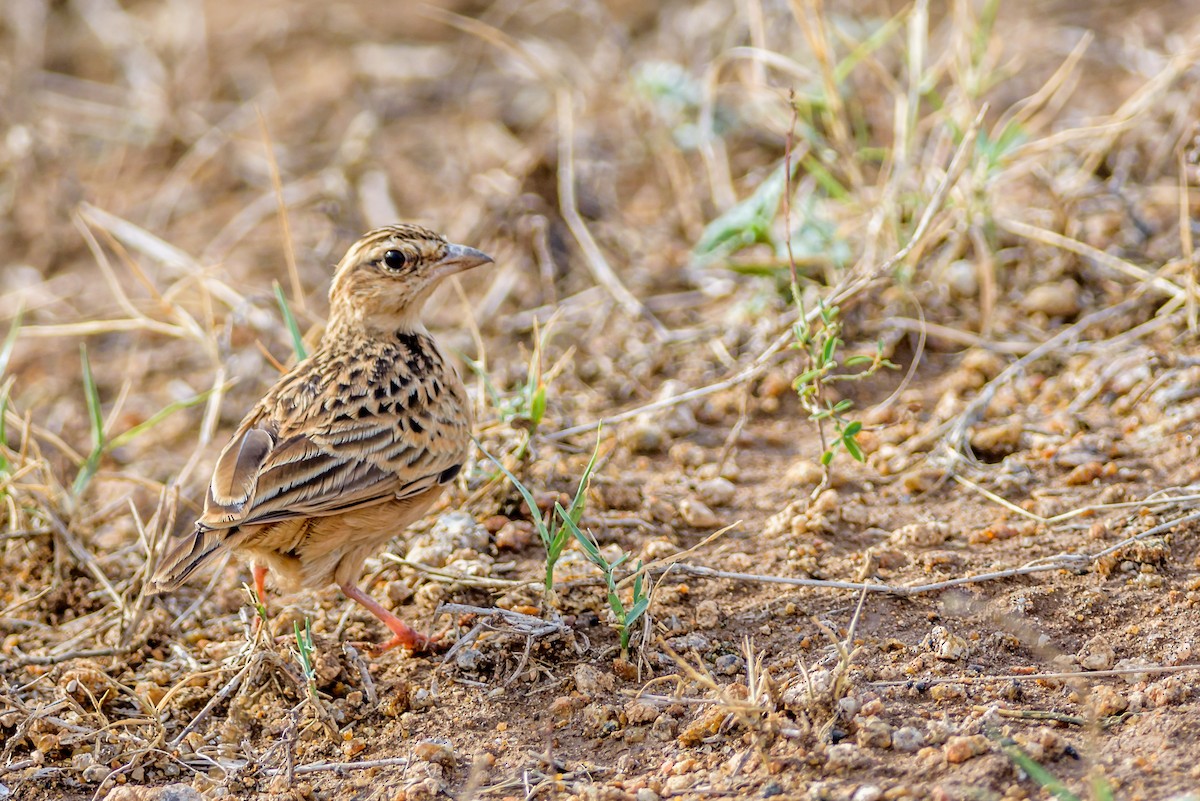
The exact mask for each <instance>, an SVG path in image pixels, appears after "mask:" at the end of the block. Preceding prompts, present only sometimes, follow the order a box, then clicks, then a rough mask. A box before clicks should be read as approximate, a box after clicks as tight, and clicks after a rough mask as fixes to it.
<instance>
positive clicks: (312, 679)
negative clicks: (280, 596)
mask: <svg viewBox="0 0 1200 801" xmlns="http://www.w3.org/2000/svg"><path fill="white" fill-rule="evenodd" d="M292 629H293V631H294V632H295V634H296V653H297V655H298V656H299V658H300V669H301V670H303V671H304V679H305V681H306V682H308V691H309V693H310V694H312V693H315V692H316V688H317V671H316V668H314V667H313V653H314V652H315V651H316V647H315V646H314V645H313V636H312V620H311V619H309V618H307V617H306V618H304V628H300V621H299V620H297V621H295V622H294V623H293V624H292Z"/></svg>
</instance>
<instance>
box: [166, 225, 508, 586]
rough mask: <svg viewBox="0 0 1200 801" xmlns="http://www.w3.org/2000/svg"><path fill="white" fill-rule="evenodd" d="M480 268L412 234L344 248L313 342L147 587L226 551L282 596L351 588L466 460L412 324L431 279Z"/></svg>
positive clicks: (437, 368) (438, 369) (445, 394)
mask: <svg viewBox="0 0 1200 801" xmlns="http://www.w3.org/2000/svg"><path fill="white" fill-rule="evenodd" d="M396 254H401V255H399V256H397V255H396ZM385 256H386V258H385ZM486 260H487V257H486V256H483V254H480V253H479V252H478V251H474V250H471V249H469V248H463V247H461V246H458V245H450V244H448V243H447V242H446V241H445V240H444V239H442V238H441V237H440V236H438V235H437V234H434V233H433V232H431V231H427V230H425V229H422V228H418V227H416V226H391V227H389V228H385V229H380V230H378V231H372V232H371V233H369V234H367V235H366V236H365V237H364V238H363V239H362V240H360V241H359V242H358V243H356V244H355V245H354V246H353V247H351V248H350V250H349V251H348V252H347V254H346V256H345V258H343V259H342V262H341V263H340V264H339V266H338V269H337V273H336V275H335V278H334V282H333V286H332V288H331V290H330V319H329V325H328V327H327V329H326V333H325V336H324V337H323V339H322V340H321V343H320V344H319V346H318V347H317V349H316V350H315V351H314V353H313V354H312V355H311V356H310V357H309V358H307V359H305V360H304V361H302V362H300V363H299V364H297V365H296V366H295V367H294V368H293V369H292V370H291V371H290V372H288V373H287V374H286V375H284V376H282V377H281V378H280V379H279V381H278V382H277V383H276V384H275V386H274V387H272V388H271V390H270V391H269V392H268V393H267V395H266V396H265V397H264V398H263V400H262V401H261V402H260V403H259V404H258V405H257V406H256V407H255V408H254V409H253V410H251V412H250V413H249V414H248V415H247V416H246V418H245V419H244V420H243V421H242V423H241V425H240V426H239V427H238V431H237V433H236V434H235V435H234V437H233V438H232V440H231V441H230V443H229V444H228V445H227V446H226V447H225V449H224V450H223V451H222V452H221V456H220V457H219V458H218V460H217V464H216V466H215V468H214V470H213V477H212V481H211V483H210V486H209V491H208V495H207V498H206V502H205V508H204V513H203V514H202V515H201V516H200V519H199V520H198V521H197V523H196V528H195V529H194V531H192V532H191V533H190V534H188V535H185V536H184V537H182V538H181V540H180V541H179V542H177V543H175V544H174V545H173V547H172V548H171V549H170V550H169V551H168V553H167V554H166V555H165V556H164V557H163V559H162V562H161V566H160V567H159V569H158V570H157V571H156V573H155V575H154V579H153V584H154V588H155V589H156V590H158V591H164V590H169V589H173V588H174V587H177V586H178V585H179V584H181V583H182V582H183V581H185V580H186V579H187V578H188V576H190V575H191V574H192V573H194V572H195V571H196V570H198V569H199V568H201V567H202V566H204V565H206V564H208V563H210V562H211V561H212V560H213V559H215V558H216V557H217V556H219V555H220V554H221V553H224V552H226V551H227V550H234V551H238V552H240V553H242V554H243V555H246V556H249V557H250V558H251V559H252V560H253V561H254V562H255V563H256V564H261V565H264V566H267V567H270V568H271V569H272V570H273V571H274V572H275V573H276V575H277V576H278V577H279V579H280V580H281V582H282V583H283V584H285V585H287V586H291V587H301V586H308V587H315V586H321V585H324V584H327V583H329V582H330V581H337V582H339V583H343V584H344V583H345V582H352V581H353V580H354V579H355V578H356V577H357V574H358V571H359V570H360V569H361V565H362V561H363V560H364V559H365V558H367V557H368V556H370V555H371V554H372V553H374V552H375V551H377V550H378V549H379V548H380V547H382V546H383V544H384V543H385V542H386V541H387V540H388V539H390V538H391V537H392V536H394V535H395V534H397V533H399V532H400V531H401V530H402V529H403V528H404V527H405V526H407V525H409V524H410V523H411V522H413V521H414V520H415V519H417V517H419V516H420V515H421V514H422V513H424V511H425V509H426V508H428V506H429V504H430V503H432V502H433V500H434V499H436V497H437V496H438V495H439V494H440V493H441V491H442V485H443V484H444V483H445V482H447V481H449V480H451V479H452V478H453V476H454V475H455V474H456V473H457V472H458V468H459V467H460V466H461V465H462V463H463V462H464V460H465V459H466V456H467V451H468V448H469V445H470V428H471V415H470V406H469V404H468V403H467V398H466V392H465V390H464V388H463V385H462V382H461V380H460V379H459V377H458V375H457V373H456V372H455V370H454V368H453V367H452V366H451V365H449V364H448V363H447V361H446V359H445V357H444V356H443V354H442V353H441V351H440V349H439V348H438V346H437V343H436V342H435V341H434V340H433V338H432V337H430V336H429V334H428V333H427V332H425V330H424V329H423V328H422V327H421V325H420V323H419V321H418V319H417V315H418V314H419V312H420V307H421V305H422V304H423V303H424V300H425V298H426V297H427V296H428V295H429V293H430V292H431V291H432V288H433V286H434V285H435V284H436V283H437V282H438V281H439V280H440V279H441V277H443V276H444V275H448V274H451V273H452V272H454V271H456V270H459V269H466V268H469V267H471V266H475V265H477V264H481V263H484V261H486ZM397 265H398V266H397Z"/></svg>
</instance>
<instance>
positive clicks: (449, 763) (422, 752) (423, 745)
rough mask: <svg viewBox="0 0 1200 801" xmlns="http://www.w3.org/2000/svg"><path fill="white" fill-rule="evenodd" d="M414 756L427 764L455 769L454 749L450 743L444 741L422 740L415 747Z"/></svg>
mask: <svg viewBox="0 0 1200 801" xmlns="http://www.w3.org/2000/svg"><path fill="white" fill-rule="evenodd" d="M413 755H414V756H415V757H416V758H417V759H420V760H423V761H425V762H432V763H434V764H435V765H441V766H442V767H444V768H453V767H454V765H455V762H456V759H455V756H454V748H453V746H451V745H450V743H449V741H447V740H442V739H437V740H434V739H430V740H421V741H420V742H418V743H417V744H416V745H414V746H413Z"/></svg>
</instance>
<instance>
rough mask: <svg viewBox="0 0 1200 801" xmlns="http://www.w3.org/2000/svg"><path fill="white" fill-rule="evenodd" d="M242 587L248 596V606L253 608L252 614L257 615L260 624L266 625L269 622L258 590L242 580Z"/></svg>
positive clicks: (265, 607) (265, 606)
mask: <svg viewBox="0 0 1200 801" xmlns="http://www.w3.org/2000/svg"><path fill="white" fill-rule="evenodd" d="M242 589H243V590H245V591H246V595H248V596H249V597H250V606H251V607H252V608H253V609H254V614H255V615H256V616H257V617H258V620H259V623H260V624H261V625H262V626H266V625H267V623H268V622H270V621H269V620H268V618H267V605H266V604H265V603H263V599H262V598H259V597H258V590H256V589H254V588H253V587H251V586H250V585H249V584H247V583H245V582H242Z"/></svg>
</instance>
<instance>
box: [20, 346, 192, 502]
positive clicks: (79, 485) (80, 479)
mask: <svg viewBox="0 0 1200 801" xmlns="http://www.w3.org/2000/svg"><path fill="white" fill-rule="evenodd" d="M79 359H80V361H81V362H82V364H83V394H84V400H85V402H86V403H87V411H88V423H89V428H90V430H91V440H92V448H91V450H90V451H89V452H88V455H87V457H86V458H85V459H84V460H83V465H82V466H81V467H80V468H79V472H78V473H77V474H76V476H75V482H74V484H72V487H71V489H72V492H73V493H74V495H75V496H76V497H78V496H79V495H81V494H82V493H83V491H84V490H85V489H87V485H88V484H89V483H90V482H91V480H92V477H93V476H95V475H96V471H97V470H98V469H99V468H100V460H101V459H102V458H103V457H104V454H106V453H108V452H109V451H111V450H113V449H114V448H120V447H121V446H123V445H127V444H129V443H130V442H132V441H133V440H134V439H135V438H137V437H138V435H140V434H142V433H144V432H146V431H148V430H150V429H151V428H153V427H154V426H156V425H158V424H159V423H161V422H162V421H163V420H165V419H166V418H168V417H170V416H171V415H173V414H175V412H178V411H180V410H181V409H187V408H190V407H192V406H195V405H197V404H199V403H203V402H204V400H205V399H206V398H208V396H209V395H211V394H212V392H213V391H212V390H211V389H209V390H205V391H204V392H201V393H200V394H199V395H193V396H192V397H190V398H187V399H185V400H181V401H175V402H174V403H169V404H167V405H166V406H164V407H163V408H162V409H159V410H158V411H157V412H155V413H154V414H152V415H151V416H150V417H148V418H146V419H145V420H143V421H142V422H140V423H138V424H137V425H135V426H133V427H131V428H129V429H127V430H126V431H123V432H121V433H120V434H118V435H117V436H115V437H112V438H111V439H110V438H108V437H107V436H106V435H105V433H104V429H105V425H104V412H103V410H102V409H101V404H100V390H99V389H97V387H96V377H95V375H94V374H93V373H92V364H91V361H90V360H89V359H88V352H87V345H84V344H82V343H80V345H79ZM6 397H7V396H6Z"/></svg>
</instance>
